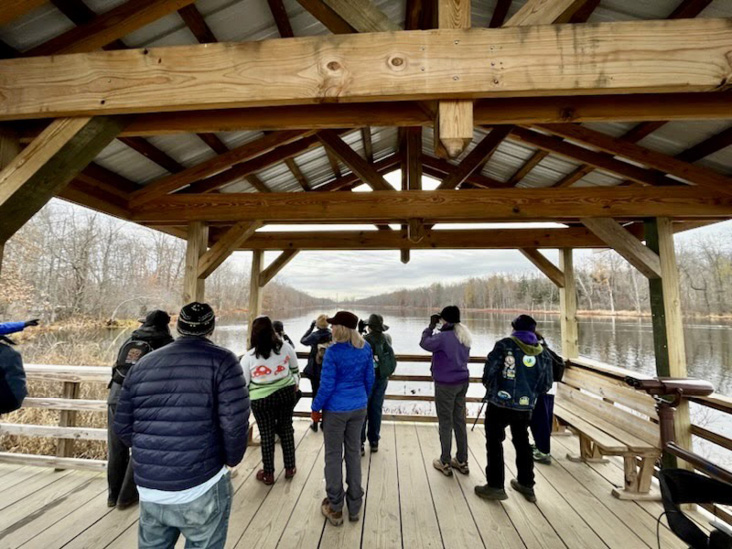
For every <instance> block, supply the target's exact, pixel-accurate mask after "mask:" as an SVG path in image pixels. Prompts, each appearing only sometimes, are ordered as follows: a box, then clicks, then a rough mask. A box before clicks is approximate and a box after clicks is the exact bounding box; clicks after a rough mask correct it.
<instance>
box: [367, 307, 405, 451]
mask: <svg viewBox="0 0 732 549" xmlns="http://www.w3.org/2000/svg"><path fill="white" fill-rule="evenodd" d="M367 328H368V333H367V334H366V335H364V339H365V340H366V342H367V343H368V344H369V345H370V346H371V351H372V352H373V355H374V377H375V380H374V387H373V389H371V394H370V395H369V403H368V407H367V410H366V420H365V421H364V422H363V429H361V456H364V455H366V448H365V446H366V438H367V435H368V440H369V448H370V449H371V452H378V451H379V439H380V438H381V415H382V413H383V411H384V396H385V395H386V387H387V385H389V376H390V375H392V374H393V373H394V370H396V365H397V361H396V356H395V355H394V348H393V347H392V341H391V335H389V334H387V333H385V332H386V331H387V330H388V329H389V326H387V325H386V324H384V318H383V317H382V316H381V315H377V314H372V315H370V316H369V320H368V322H364V321H363V320H361V321H360V322H359V326H358V330H359V332H360V333H364V332H365V331H366V329H367Z"/></svg>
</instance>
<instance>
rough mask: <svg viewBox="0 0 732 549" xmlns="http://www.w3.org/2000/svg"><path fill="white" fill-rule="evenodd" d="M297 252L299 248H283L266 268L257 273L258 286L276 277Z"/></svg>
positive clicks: (264, 284) (262, 285)
mask: <svg viewBox="0 0 732 549" xmlns="http://www.w3.org/2000/svg"><path fill="white" fill-rule="evenodd" d="M299 252H300V250H292V249H290V250H284V251H283V252H282V253H281V254H280V255H278V256H277V257H276V258H275V260H274V261H273V262H272V263H270V264H269V266H268V267H267V268H266V269H264V270H263V271H262V272H261V273H259V287H260V288H261V287H264V286H266V285H267V284H269V283H270V282H271V281H272V279H273V278H274V277H276V276H277V275H278V274H279V272H280V271H281V270H282V269H284V268H285V265H287V264H288V263H289V262H290V261H292V260H293V259H295V256H296V255H297V254H298V253H299Z"/></svg>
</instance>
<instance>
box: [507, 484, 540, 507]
mask: <svg viewBox="0 0 732 549" xmlns="http://www.w3.org/2000/svg"><path fill="white" fill-rule="evenodd" d="M511 488H513V489H514V490H516V491H517V492H519V493H520V494H521V495H523V496H524V497H525V498H526V499H527V500H528V501H530V502H531V503H536V494H535V493H534V489H533V488H529V487H528V486H524V485H523V484H519V481H518V480H516V479H515V478H512V479H511Z"/></svg>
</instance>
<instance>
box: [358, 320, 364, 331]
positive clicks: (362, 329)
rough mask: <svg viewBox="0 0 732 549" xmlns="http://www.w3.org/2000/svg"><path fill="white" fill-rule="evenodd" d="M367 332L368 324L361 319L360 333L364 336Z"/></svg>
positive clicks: (359, 324) (359, 322) (359, 323)
mask: <svg viewBox="0 0 732 549" xmlns="http://www.w3.org/2000/svg"><path fill="white" fill-rule="evenodd" d="M365 331H366V323H365V322H364V321H363V319H360V320H359V321H358V333H359V334H362V333H364V332H365Z"/></svg>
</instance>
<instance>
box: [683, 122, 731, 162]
mask: <svg viewBox="0 0 732 549" xmlns="http://www.w3.org/2000/svg"><path fill="white" fill-rule="evenodd" d="M726 147H732V126H730V127H729V128H727V129H726V130H722V131H721V132H719V133H717V134H715V135H713V136H712V137H710V138H708V139H705V140H704V141H702V142H701V143H697V144H696V145H694V146H693V147H689V148H688V149H686V150H685V151H683V152H681V153H679V154H677V155H676V158H677V159H678V160H681V161H683V162H696V161H697V160H701V159H702V158H704V157H706V156H709V155H711V154H714V153H716V152H718V151H721V150H722V149H724V148H726Z"/></svg>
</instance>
